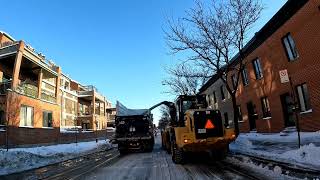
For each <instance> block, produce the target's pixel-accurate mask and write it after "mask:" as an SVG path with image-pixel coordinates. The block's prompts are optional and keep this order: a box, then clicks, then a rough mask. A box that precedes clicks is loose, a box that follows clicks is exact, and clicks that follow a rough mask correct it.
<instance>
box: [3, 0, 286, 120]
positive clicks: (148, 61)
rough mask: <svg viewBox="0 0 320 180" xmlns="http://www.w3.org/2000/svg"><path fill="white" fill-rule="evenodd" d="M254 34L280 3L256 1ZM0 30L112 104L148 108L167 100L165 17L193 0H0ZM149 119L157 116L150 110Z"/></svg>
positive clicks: (168, 60)
mask: <svg viewBox="0 0 320 180" xmlns="http://www.w3.org/2000/svg"><path fill="white" fill-rule="evenodd" d="M262 2H263V4H264V6H265V9H264V11H263V13H262V17H261V19H260V20H259V22H258V23H257V24H256V27H255V28H254V31H258V30H259V29H260V28H261V27H262V26H263V25H264V24H265V23H266V22H267V21H268V20H269V19H270V18H271V17H272V16H273V15H274V14H275V13H276V11H277V10H278V9H279V8H280V7H281V6H282V5H283V4H284V3H285V2H286V1H285V0H262ZM1 4H2V6H3V7H10V8H2V9H1V16H0V30H2V31H5V32H7V33H9V34H10V35H11V36H13V37H14V38H15V39H17V40H20V39H23V40H25V41H26V42H27V43H29V44H31V45H32V47H34V48H35V49H36V50H37V51H40V52H42V53H44V54H45V55H46V57H47V58H49V59H52V60H53V61H54V62H55V63H56V64H58V65H60V66H61V67H62V70H63V72H64V73H65V74H68V75H69V76H70V77H72V78H73V79H75V80H77V81H79V82H81V83H83V84H88V85H89V84H92V85H95V86H96V87H97V88H98V89H99V91H100V92H101V93H103V94H104V95H105V96H107V98H108V99H109V100H111V102H112V103H115V102H116V100H119V101H120V102H122V103H123V104H125V105H126V106H128V107H130V108H148V107H150V106H152V105H154V104H156V103H158V102H160V101H162V100H172V98H173V97H172V96H169V95H167V94H164V93H163V92H164V91H166V89H165V88H164V87H163V86H162V85H161V81H162V80H163V79H164V77H165V75H166V73H165V72H164V70H163V67H164V66H167V65H170V64H174V63H175V62H176V61H175V57H173V56H170V55H168V52H169V51H168V49H167V47H166V43H165V40H164V33H163V30H162V29H163V28H164V27H165V25H166V17H167V16H170V17H171V16H173V17H181V16H184V14H185V11H186V10H188V8H190V7H192V6H193V4H194V3H193V0H136V1H133V0H108V1H106V0H92V1H88V0H86V1H85V0H68V1H65V0H55V1H40V0H28V1H20V0H2V3H1ZM154 113H155V116H156V117H157V115H158V114H159V113H158V111H155V112H154Z"/></svg>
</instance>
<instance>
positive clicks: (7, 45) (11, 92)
mask: <svg viewBox="0 0 320 180" xmlns="http://www.w3.org/2000/svg"><path fill="white" fill-rule="evenodd" d="M110 106H111V103H110V102H108V101H107V99H106V98H105V97H104V96H103V95H101V94H100V93H99V92H98V91H97V89H96V88H95V87H94V86H84V85H81V84H80V83H77V82H76V81H74V80H72V79H71V78H69V77H68V76H66V75H65V74H63V73H62V72H61V68H60V67H58V66H56V65H55V64H53V63H52V62H51V61H48V60H47V59H46V58H45V56H44V55H43V54H42V53H38V52H36V50H35V49H34V48H32V47H31V46H30V45H27V44H26V43H25V42H24V41H16V40H15V39H13V38H12V37H11V36H10V35H8V34H6V33H4V32H0V146H1V145H4V144H7V145H9V146H16V145H23V144H43V143H59V142H66V141H68V142H69V141H72V140H73V139H74V135H72V134H66V133H65V134H63V133H61V128H64V129H70V128H75V127H77V129H80V132H86V131H84V130H89V131H87V132H88V133H87V134H84V133H82V134H81V135H78V137H77V138H79V139H86V138H97V136H98V135H99V136H106V131H101V130H104V129H106V127H107V115H106V109H107V108H110ZM81 129H82V130H81ZM96 130H99V131H101V132H97V131H96ZM93 131H95V132H93ZM90 132H92V133H90Z"/></svg>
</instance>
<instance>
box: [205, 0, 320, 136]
mask: <svg viewBox="0 0 320 180" xmlns="http://www.w3.org/2000/svg"><path fill="white" fill-rule="evenodd" d="M319 19H320V1H319V0H299V1H297V0H288V1H287V3H286V4H285V5H284V6H283V7H282V8H281V9H280V10H279V11H278V12H277V13H276V14H275V15H274V16H273V17H272V19H271V20H269V22H268V23H267V24H265V25H264V27H263V28H262V29H261V30H260V31H259V32H257V33H256V34H255V36H254V37H253V39H251V40H250V41H249V43H248V44H247V46H246V47H245V49H244V53H245V56H246V58H245V62H246V67H245V70H244V71H242V73H241V74H242V77H241V78H240V79H241V80H240V84H239V88H238V90H237V91H238V92H237V103H238V104H239V110H240V112H241V118H240V130H241V132H249V131H252V130H256V131H257V132H280V131H282V130H283V129H285V128H287V127H294V126H295V123H296V117H297V118H298V120H299V122H300V123H299V124H300V127H301V130H302V131H317V130H319V129H320V77H319V72H320V70H319V69H320V53H319V52H320V31H319V29H320V21H319ZM235 62H236V60H235ZM282 70H286V71H287V74H288V76H282V77H283V79H282V80H283V81H282V82H281V78H280V71H282ZM284 74H285V73H284ZM230 75H231V74H230ZM287 77H288V78H290V79H291V83H290V82H288V79H287ZM214 82H216V81H214V80H211V83H209V84H207V85H205V87H204V88H202V90H201V91H202V92H205V91H206V90H207V89H208V87H210V85H214ZM291 84H292V86H291ZM207 93H208V95H210V94H211V95H212V92H207ZM295 99H296V101H294V100H295ZM294 102H297V104H294ZM223 111H226V109H223ZM230 111H232V109H230ZM295 112H296V113H295ZM296 114H297V116H296Z"/></svg>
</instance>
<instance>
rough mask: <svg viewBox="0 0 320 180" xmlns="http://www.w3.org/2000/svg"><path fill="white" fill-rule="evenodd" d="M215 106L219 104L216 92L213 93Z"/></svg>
mask: <svg viewBox="0 0 320 180" xmlns="http://www.w3.org/2000/svg"><path fill="white" fill-rule="evenodd" d="M212 94H213V104H215V103H217V96H216V92H215V91H213V93H212Z"/></svg>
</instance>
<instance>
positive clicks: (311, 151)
mask: <svg viewBox="0 0 320 180" xmlns="http://www.w3.org/2000/svg"><path fill="white" fill-rule="evenodd" d="M301 143H302V146H301V148H298V144H297V133H296V132H293V133H288V134H285V136H284V135H283V134H281V133H277V134H259V133H247V134H241V135H240V136H239V137H238V138H237V140H236V141H235V142H233V143H231V144H230V150H231V151H233V152H238V153H243V154H248V155H253V156H257V157H263V158H266V159H272V160H275V161H281V162H285V163H290V164H297V165H300V166H303V167H307V168H312V169H320V132H319V131H318V132H313V133H308V132H302V133H301Z"/></svg>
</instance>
